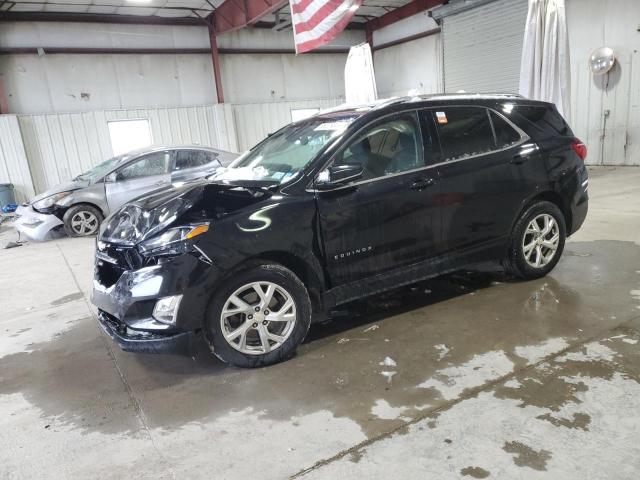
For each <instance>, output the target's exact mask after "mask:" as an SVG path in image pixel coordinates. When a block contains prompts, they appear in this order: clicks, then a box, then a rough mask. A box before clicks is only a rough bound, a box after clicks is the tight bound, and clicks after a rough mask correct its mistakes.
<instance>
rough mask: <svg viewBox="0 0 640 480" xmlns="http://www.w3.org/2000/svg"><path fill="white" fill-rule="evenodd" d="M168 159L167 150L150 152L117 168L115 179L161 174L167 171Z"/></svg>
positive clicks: (130, 178) (169, 157)
mask: <svg viewBox="0 0 640 480" xmlns="http://www.w3.org/2000/svg"><path fill="white" fill-rule="evenodd" d="M170 160H171V156H170V154H169V152H155V153H150V154H149V155H145V156H144V157H142V158H139V159H138V160H136V161H134V162H133V163H131V164H129V165H127V166H126V167H123V168H121V169H120V170H118V176H117V179H118V180H119V181H127V180H133V179H135V178H142V177H150V176H153V175H162V174H164V173H167V172H168V171H169V163H170Z"/></svg>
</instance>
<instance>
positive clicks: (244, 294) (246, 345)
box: [220, 281, 297, 355]
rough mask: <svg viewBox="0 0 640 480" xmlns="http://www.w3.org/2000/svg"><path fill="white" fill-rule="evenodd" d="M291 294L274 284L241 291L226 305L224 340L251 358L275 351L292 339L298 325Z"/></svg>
mask: <svg viewBox="0 0 640 480" xmlns="http://www.w3.org/2000/svg"><path fill="white" fill-rule="evenodd" d="M296 319H297V316H296V304H295V301H294V300H293V297H292V296H291V294H290V293H289V292H288V291H287V290H285V289H284V288H282V287H281V286H280V285H277V284H275V283H273V282H267V281H262V282H253V283H249V284H247V285H244V286H242V287H240V288H238V289H237V290H236V291H235V292H233V293H232V294H231V295H230V296H229V298H228V299H227V300H226V302H225V303H224V307H223V308H222V313H221V314H220V326H221V329H222V333H223V335H224V338H225V340H226V341H227V343H229V345H231V346H232V347H233V348H234V349H236V350H238V351H239V352H242V353H244V354H248V355H262V354H266V353H269V352H272V351H274V350H276V349H278V348H279V347H281V346H282V344H283V343H284V342H285V341H286V340H287V338H289V336H290V335H291V332H292V331H293V328H294V326H295V323H296Z"/></svg>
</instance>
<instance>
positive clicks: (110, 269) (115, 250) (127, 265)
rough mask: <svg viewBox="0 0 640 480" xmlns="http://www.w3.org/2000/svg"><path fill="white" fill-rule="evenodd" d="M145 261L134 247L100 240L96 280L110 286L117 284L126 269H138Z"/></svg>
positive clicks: (97, 252)
mask: <svg viewBox="0 0 640 480" xmlns="http://www.w3.org/2000/svg"><path fill="white" fill-rule="evenodd" d="M143 263H144V258H143V257H142V256H141V255H140V254H139V253H138V252H137V251H136V249H135V248H133V247H122V246H118V245H113V244H109V243H105V242H98V250H97V251H96V273H95V275H96V280H98V282H100V284H101V285H103V286H105V287H107V288H109V287H111V286H112V285H115V284H116V282H117V281H118V280H119V279H120V277H121V276H122V274H123V273H124V272H125V271H127V270H137V269H139V268H141V267H142V266H143Z"/></svg>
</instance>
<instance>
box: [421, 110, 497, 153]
mask: <svg viewBox="0 0 640 480" xmlns="http://www.w3.org/2000/svg"><path fill="white" fill-rule="evenodd" d="M433 115H434V120H435V123H436V128H437V130H438V136H439V138H440V145H441V147H442V156H443V159H444V161H447V162H449V161H452V160H459V159H462V158H465V157H470V156H473V155H479V154H482V153H487V152H490V151H491V150H495V144H494V139H493V130H492V129H491V122H490V121H489V115H488V114H487V110H486V109H484V108H479V107H447V108H437V109H435V110H434V111H433Z"/></svg>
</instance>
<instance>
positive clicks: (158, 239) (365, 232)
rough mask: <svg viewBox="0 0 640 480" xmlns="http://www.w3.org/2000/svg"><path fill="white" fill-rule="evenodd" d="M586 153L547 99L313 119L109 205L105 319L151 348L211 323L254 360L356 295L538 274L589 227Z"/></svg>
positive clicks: (420, 103)
mask: <svg viewBox="0 0 640 480" xmlns="http://www.w3.org/2000/svg"><path fill="white" fill-rule="evenodd" d="M585 155H586V148H585V146H584V144H583V143H581V142H580V141H579V140H578V139H576V138H575V137H574V135H573V133H572V132H571V129H570V128H569V126H568V125H567V124H566V122H565V121H564V120H563V118H562V117H561V116H560V115H559V113H558V112H557V110H556V108H555V107H554V106H553V105H552V104H549V103H543V102H537V101H532V100H526V99H524V98H521V97H518V96H514V95H456V96H447V95H438V96H421V97H413V98H401V99H394V100H390V101H387V102H384V103H377V104H373V105H367V106H362V107H357V108H338V109H335V110H332V111H329V112H325V113H320V114H318V115H316V116H314V117H311V118H309V119H306V120H302V121H299V122H296V123H292V124H290V125H288V126H286V127H284V128H282V129H281V130H279V131H278V132H276V133H274V134H273V135H270V136H269V137H268V138H266V139H265V140H264V141H262V142H261V143H259V144H258V145H257V146H255V147H254V148H253V149H251V150H250V151H248V152H247V153H246V154H244V155H243V156H241V157H240V158H238V159H237V160H236V161H234V162H233V163H232V164H231V166H230V167H228V168H227V169H225V170H224V171H222V172H218V173H216V174H215V175H214V176H212V177H209V178H208V179H206V180H199V181H196V182H191V183H186V184H183V185H181V186H174V187H172V188H169V189H165V190H160V191H157V192H155V193H151V194H147V195H146V196H143V197H140V198H138V199H137V200H134V201H133V202H131V203H129V204H127V205H125V206H124V207H122V208H121V209H120V210H119V211H117V212H115V213H114V214H113V215H111V217H109V218H108V219H107V220H106V221H105V222H104V223H103V225H102V228H101V231H100V235H99V238H98V242H97V252H96V265H95V279H94V290H93V302H94V304H95V305H96V306H97V307H98V308H99V320H100V324H101V325H102V327H103V329H104V330H105V331H106V332H107V333H108V334H109V335H110V336H111V337H112V338H113V339H114V340H115V341H116V342H117V343H118V344H119V345H120V347H122V348H123V349H125V350H132V351H144V352H168V351H172V350H174V349H175V348H177V347H178V345H179V344H183V343H184V342H185V341H188V340H189V338H190V336H191V334H192V333H194V332H203V333H204V336H205V338H206V339H207V340H208V342H209V343H210V344H211V346H212V348H213V351H214V353H215V354H216V355H217V356H218V357H219V358H220V359H222V360H223V361H225V362H229V363H232V364H234V365H238V366H243V367H256V366H262V365H268V364H272V363H275V362H278V361H281V360H283V359H286V358H288V357H289V356H291V355H292V354H293V352H294V351H295V349H296V347H297V346H298V345H299V344H300V343H301V342H302V341H303V340H304V338H305V335H306V334H307V331H308V330H309V325H310V324H311V321H312V318H314V319H315V318H322V315H321V314H322V313H323V312H326V311H327V310H328V309H331V308H332V307H334V306H336V305H339V304H342V303H345V302H348V301H350V300H354V299H357V298H361V297H364V296H367V295H371V294H374V293H377V292H381V291H383V290H388V289H391V288H394V287H398V286H400V285H405V284H410V283H413V282H416V281H419V280H423V279H426V278H429V277H433V276H437V275H441V274H443V273H446V272H451V271H455V270H459V269H469V268H473V267H477V266H478V265H482V264H486V263H487V262H488V261H489V262H497V263H499V264H501V265H502V266H503V267H504V268H505V269H506V270H507V271H508V272H510V273H512V274H513V275H515V276H517V277H520V278H525V279H530V278H536V277H540V276H543V275H545V274H547V273H548V272H549V271H550V270H551V269H552V268H553V267H554V266H555V265H556V263H558V260H559V259H560V255H561V254H562V250H563V247H564V242H565V238H566V237H567V236H568V235H570V234H572V233H573V232H575V231H576V230H577V229H578V228H579V227H580V226H581V224H582V222H583V221H584V219H585V216H586V213H587V185H588V180H587V170H586V168H585V166H584V163H583V160H584V158H585ZM318 314H320V315H318ZM180 348H181V347H180Z"/></svg>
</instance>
